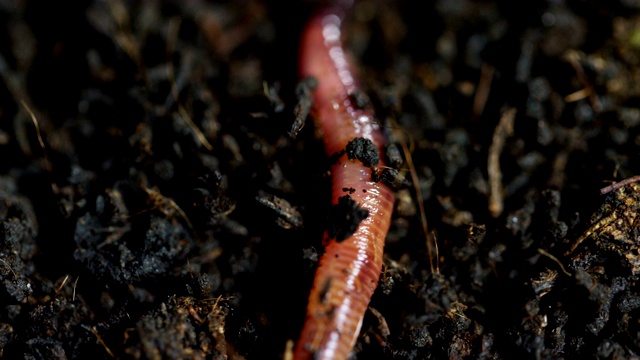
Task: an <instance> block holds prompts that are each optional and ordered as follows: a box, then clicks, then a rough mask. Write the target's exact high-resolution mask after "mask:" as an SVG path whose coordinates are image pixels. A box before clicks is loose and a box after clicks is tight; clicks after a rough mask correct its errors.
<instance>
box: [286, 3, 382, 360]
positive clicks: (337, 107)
mask: <svg viewBox="0 0 640 360" xmlns="http://www.w3.org/2000/svg"><path fill="white" fill-rule="evenodd" d="M341 22H342V15H341V14H340V11H339V10H335V11H324V12H321V13H318V14H316V15H315V16H313V17H312V18H311V19H310V21H309V22H308V24H307V27H306V29H305V31H304V33H303V35H302V41H301V46H300V58H299V61H300V63H299V69H300V75H301V76H302V77H307V76H313V77H315V78H316V79H317V80H318V88H317V89H316V90H315V92H314V101H315V108H316V111H317V123H318V125H319V127H320V128H321V130H322V132H323V138H324V144H325V149H326V152H327V154H328V155H329V156H331V155H333V154H336V153H339V152H343V151H344V149H345V147H346V145H347V143H348V142H350V141H351V140H353V139H354V138H358V137H360V138H364V139H368V140H371V142H372V143H373V144H374V145H375V146H376V147H377V148H378V151H379V153H380V154H383V153H384V152H383V145H384V139H383V134H382V133H381V131H380V128H379V125H378V123H377V122H376V121H375V119H374V117H373V113H372V111H371V110H368V109H360V108H358V106H357V105H356V104H355V102H354V100H353V97H354V94H356V93H357V92H359V91H360V90H359V88H358V84H357V80H356V77H355V75H354V72H353V65H352V63H351V61H350V59H349V58H348V56H347V55H346V54H345V51H344V49H343V47H342V43H341ZM383 165H384V164H382V163H380V164H378V166H383ZM372 171H373V170H372V169H371V168H370V167H366V166H364V165H363V163H362V162H361V161H360V160H356V159H353V160H349V159H348V158H347V156H344V155H343V156H341V157H340V158H339V159H338V161H336V162H335V163H334V164H333V165H332V176H333V180H332V182H333V184H332V187H333V188H332V197H333V199H332V202H333V204H336V203H338V198H339V197H341V196H344V195H345V189H351V192H350V196H351V198H352V199H353V200H354V201H355V202H356V203H357V205H358V206H359V207H360V208H363V209H366V210H367V211H368V212H369V215H368V216H367V217H366V218H365V219H364V220H363V221H362V222H360V224H359V225H358V227H357V229H356V230H355V232H354V233H353V235H351V236H349V237H348V238H346V239H345V240H343V241H337V240H332V239H325V240H326V244H327V245H326V248H325V253H324V254H323V256H322V258H321V259H320V263H319V265H318V269H317V271H316V275H315V279H314V283H313V287H312V290H311V293H310V295H309V304H308V307H307V315H306V320H305V323H304V326H303V329H302V332H301V334H300V337H299V339H298V342H297V345H296V347H295V350H294V358H295V359H307V358H313V359H346V358H347V356H348V355H349V352H350V351H351V349H352V348H353V346H354V344H355V341H356V339H357V337H358V334H359V332H360V327H361V325H362V318H363V317H364V313H365V311H366V309H367V306H368V304H369V300H370V298H371V296H372V294H373V292H374V290H375V289H376V286H377V284H378V278H379V276H380V271H381V269H382V255H383V247H384V241H385V237H386V234H387V231H388V229H389V223H390V219H391V213H392V211H393V201H394V200H393V197H394V196H393V192H392V190H391V189H389V187H387V185H385V184H383V183H381V182H374V181H372V179H371V175H372ZM325 236H327V235H325Z"/></svg>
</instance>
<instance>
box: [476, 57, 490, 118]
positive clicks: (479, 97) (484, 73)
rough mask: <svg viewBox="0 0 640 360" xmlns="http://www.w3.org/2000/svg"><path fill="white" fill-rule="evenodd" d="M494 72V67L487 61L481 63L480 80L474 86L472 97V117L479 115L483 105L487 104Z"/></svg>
mask: <svg viewBox="0 0 640 360" xmlns="http://www.w3.org/2000/svg"><path fill="white" fill-rule="evenodd" d="M495 72H496V68H495V67H494V66H492V65H489V64H488V63H484V64H482V67H481V68H480V81H479V82H478V87H477V88H476V94H475V97H474V99H473V110H472V116H473V118H474V119H477V118H479V117H480V115H481V114H482V112H483V111H484V107H485V105H486V104H487V99H488V98H489V92H490V91H491V82H492V81H493V74H494V73H495Z"/></svg>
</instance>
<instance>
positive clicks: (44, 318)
mask: <svg viewBox="0 0 640 360" xmlns="http://www.w3.org/2000/svg"><path fill="white" fill-rule="evenodd" d="M320 5H321V3H320V2H317V1H302V2H287V1H266V0H265V1H259V0H247V1H218V2H210V3H205V2H201V1H187V2H184V3H183V2H166V3H157V2H139V3H129V2H119V1H95V2H81V3H78V4H75V6H73V7H70V6H62V5H61V4H59V3H57V2H51V1H0V26H1V30H0V75H1V76H0V223H1V226H2V231H1V232H0V305H1V306H0V354H1V355H2V357H3V358H7V359H23V358H24V359H87V358H92V359H102V358H104V359H111V358H121V359H277V358H283V357H285V356H287V355H288V354H289V351H290V348H291V344H292V343H293V341H295V339H296V338H297V336H298V335H297V334H298V333H299V331H300V329H301V327H302V323H303V319H304V316H305V304H306V298H307V296H308V293H309V290H310V286H311V283H312V279H313V274H314V270H315V267H316V265H317V262H318V258H319V256H320V255H321V254H322V251H323V250H322V237H323V232H324V231H325V229H327V228H328V226H330V224H328V219H329V218H330V216H329V214H330V213H331V203H330V198H331V196H330V186H331V176H330V164H331V159H330V158H331V155H332V154H325V152H324V150H323V145H322V138H321V136H322V134H320V133H319V132H318V131H317V129H316V127H314V125H313V121H312V119H313V118H314V113H313V110H311V112H310V114H309V116H308V117H307V116H305V114H306V112H305V109H306V110H308V109H309V108H310V103H309V100H310V98H309V93H310V90H309V89H310V85H309V84H312V85H314V84H313V81H310V80H301V79H299V78H298V76H297V71H296V68H297V51H298V45H297V44H298V40H299V36H300V33H301V31H302V28H303V26H304V23H305V21H306V20H307V19H308V18H309V16H310V15H311V14H312V13H313V11H314V9H316V8H317V7H318V6H320ZM344 35H345V41H346V42H347V44H348V49H349V51H350V53H351V54H352V55H353V58H354V59H355V61H356V62H357V64H358V65H359V76H360V79H361V82H362V88H363V90H362V93H361V94H356V95H354V96H357V97H358V98H359V99H363V103H364V104H367V106H373V107H374V108H375V109H376V112H377V114H378V118H379V121H380V123H381V125H382V126H383V128H385V130H386V133H387V136H388V143H389V145H388V148H387V153H386V154H381V155H382V156H384V158H385V159H386V162H387V163H388V164H390V165H392V167H393V168H395V169H392V170H393V171H389V172H388V174H387V175H388V176H387V178H389V177H391V179H390V180H389V182H390V183H393V185H394V187H395V188H396V207H395V210H394V214H393V221H392V226H391V229H390V231H389V234H388V236H387V239H386V247H385V257H384V269H383V273H382V275H381V277H380V281H379V286H378V289H377V290H376V292H375V294H374V295H373V298H372V299H371V303H370V307H369V310H368V311H367V313H366V314H365V316H364V320H363V325H362V331H361V334H360V337H359V338H358V341H357V344H356V346H355V349H354V355H353V357H354V358H358V359H373V358H375V359H443V358H451V359H457V358H480V359H514V358H518V359H525V358H530V359H559V358H566V359H578V358H579V359H585V358H607V359H611V358H613V359H621V358H632V357H635V356H638V355H640V316H639V315H640V284H639V283H638V274H639V273H640V238H639V236H640V234H639V229H638V225H639V224H638V222H640V220H637V212H638V208H639V207H640V186H639V185H638V184H637V183H636V182H633V180H636V179H633V176H634V175H638V174H640V156H639V155H640V151H639V145H640V85H639V84H640V81H639V79H640V4H639V3H638V2H636V1H631V0H620V1H607V2H605V1H569V0H567V1H527V2H521V1H506V0H505V1H480V0H478V1H470V0H456V1H438V2H428V1H394V2H390V1H389V2H387V1H356V2H355V4H354V5H353V7H352V9H351V12H350V13H349V15H348V17H347V19H346V21H345V24H344ZM316 80H317V81H320V82H321V81H322V79H316ZM311 87H312V86H311ZM305 120H306V121H305ZM395 170H397V171H395ZM624 179H631V180H632V181H631V182H630V183H629V184H626V185H625V184H622V185H616V186H614V187H610V188H605V187H606V186H608V185H611V184H614V183H617V182H619V181H622V180H624ZM601 188H605V189H604V190H603V191H602V193H603V194H602V193H601V192H600V191H599V190H600V189H601ZM288 349H289V350H288Z"/></svg>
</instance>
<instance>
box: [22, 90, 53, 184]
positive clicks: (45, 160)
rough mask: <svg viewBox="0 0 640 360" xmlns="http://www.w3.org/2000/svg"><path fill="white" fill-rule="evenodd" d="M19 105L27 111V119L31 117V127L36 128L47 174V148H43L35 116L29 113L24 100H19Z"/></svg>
mask: <svg viewBox="0 0 640 360" xmlns="http://www.w3.org/2000/svg"><path fill="white" fill-rule="evenodd" d="M20 104H22V107H24V109H25V110H26V111H27V113H28V114H29V117H31V121H32V122H33V125H34V126H35V128H36V136H37V137H38V143H40V148H42V153H43V155H44V164H45V168H46V169H47V171H48V172H51V163H49V157H48V156H47V148H46V147H45V146H44V140H42V134H41V133H40V124H39V123H38V118H36V115H35V114H34V113H33V111H31V108H30V107H29V105H27V103H26V102H25V101H24V100H20Z"/></svg>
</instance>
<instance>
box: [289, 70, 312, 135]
mask: <svg viewBox="0 0 640 360" xmlns="http://www.w3.org/2000/svg"><path fill="white" fill-rule="evenodd" d="M317 87H318V80H316V78H313V77H306V78H304V79H302V80H301V81H300V82H299V83H298V85H297V86H296V96H297V98H298V103H297V104H296V107H295V108H294V109H293V114H294V115H295V117H296V118H295V120H294V121H293V125H291V130H289V136H290V137H291V138H295V137H296V136H298V133H299V132H300V130H302V128H303V127H304V123H305V122H306V120H307V116H309V112H310V111H311V106H313V90H315V89H316V88H317Z"/></svg>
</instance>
